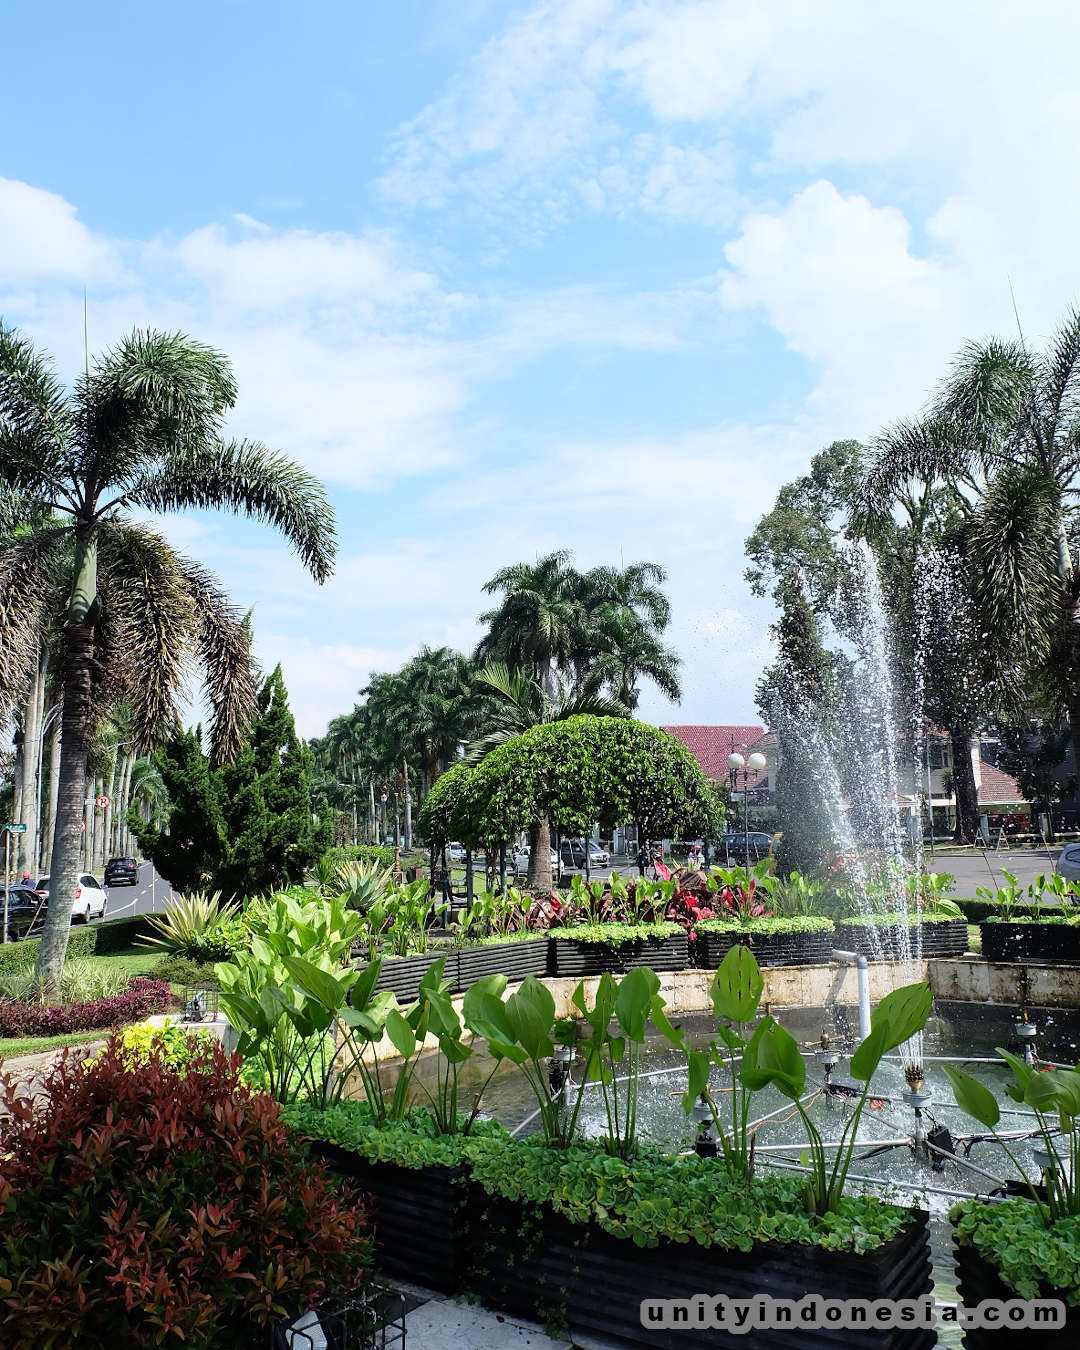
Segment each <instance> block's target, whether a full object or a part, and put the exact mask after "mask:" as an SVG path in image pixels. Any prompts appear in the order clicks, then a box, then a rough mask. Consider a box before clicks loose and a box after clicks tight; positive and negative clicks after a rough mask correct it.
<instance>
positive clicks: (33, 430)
mask: <svg viewBox="0 0 1080 1350" xmlns="http://www.w3.org/2000/svg"><path fill="white" fill-rule="evenodd" d="M71 430H72V423H71V414H70V410H69V407H68V402H67V397H66V395H65V392H64V387H63V385H62V384H61V383H60V381H59V380H58V379H57V378H56V376H55V374H54V373H53V370H52V366H51V364H50V363H49V362H48V361H47V360H46V359H45V357H43V356H41V355H39V353H38V352H37V351H35V349H34V347H33V346H32V344H31V343H30V342H28V341H27V340H26V339H25V338H23V337H20V335H19V334H18V333H17V332H16V331H15V330H14V329H13V328H9V327H7V326H6V325H5V324H3V323H0V482H3V483H4V484H5V485H6V486H7V487H8V488H9V489H19V490H22V491H25V492H30V493H35V494H38V495H41V496H44V497H47V498H49V499H50V500H52V499H56V498H59V499H61V500H62V501H63V502H64V503H66V504H67V505H68V506H74V505H75V502H74V500H73V498H72V496H71V495H70V493H69V492H68V490H67V488H66V486H65V485H64V481H63V480H64V477H65V469H66V466H67V459H68V454H69V449H70V447H69V438H70V435H71Z"/></svg>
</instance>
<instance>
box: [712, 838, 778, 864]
mask: <svg viewBox="0 0 1080 1350" xmlns="http://www.w3.org/2000/svg"><path fill="white" fill-rule="evenodd" d="M748 843H749V848H750V863H751V865H753V864H754V863H756V862H760V861H761V859H762V858H767V857H768V856H769V849H770V848H771V847H772V835H771V834H765V833H764V832H763V831H761V830H751V831H750V835H749V839H748V838H747V835H746V834H745V832H744V831H742V830H733V831H732V832H731V833H730V834H725V835H724V837H723V839H721V841H720V848H719V849H718V850H717V852H718V853H719V858H718V861H719V862H724V861H725V860H726V859H727V858H730V859H731V861H732V862H733V863H742V864H744V865H745V863H746V851H747V844H748Z"/></svg>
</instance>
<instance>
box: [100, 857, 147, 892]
mask: <svg viewBox="0 0 1080 1350" xmlns="http://www.w3.org/2000/svg"><path fill="white" fill-rule="evenodd" d="M138 884H139V864H138V863H137V862H136V860H135V859H134V858H110V859H109V861H108V862H107V863H106V864H105V885H106V886H137V885H138Z"/></svg>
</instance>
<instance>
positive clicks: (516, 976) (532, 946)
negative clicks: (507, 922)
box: [457, 936, 550, 989]
mask: <svg viewBox="0 0 1080 1350" xmlns="http://www.w3.org/2000/svg"><path fill="white" fill-rule="evenodd" d="M549 945H550V944H549V941H548V938H547V937H546V936H544V937H537V938H522V939H521V941H519V942H493V943H491V944H489V945H488V946H485V947H462V948H460V950H459V951H458V953H457V962H458V985H459V987H460V988H461V989H468V988H469V986H470V985H472V984H475V983H476V981H477V980H480V979H483V977H484V976H485V975H505V976H506V978H507V980H509V981H510V982H511V983H513V982H514V981H517V980H523V979H525V977H526V976H527V975H536V976H538V977H539V976H542V975H546V974H547V973H548V948H549Z"/></svg>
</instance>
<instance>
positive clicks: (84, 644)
mask: <svg viewBox="0 0 1080 1350" xmlns="http://www.w3.org/2000/svg"><path fill="white" fill-rule="evenodd" d="M93 660H94V628H93V624H92V623H91V622H87V621H86V620H85V618H84V620H83V621H82V622H76V623H70V624H69V626H68V633H67V652H66V659H65V663H64V664H65V667H66V669H65V672H64V711H63V714H62V716H61V723H62V729H61V733H60V781H59V783H58V786H57V799H56V824H55V827H54V830H53V846H52V862H51V867H50V872H49V875H50V877H51V880H50V883H49V889H50V900H49V906H48V910H47V911H46V916H45V929H44V932H43V933H42V935H41V948H40V951H39V952H38V960H37V969H36V972H35V974H36V977H37V980H38V982H39V983H40V984H42V985H44V986H45V987H47V988H50V989H54V990H55V989H56V988H57V987H58V985H59V983H60V976H61V975H62V974H63V971H64V956H65V954H66V952H67V945H68V937H69V935H70V933H71V905H72V898H73V897H74V895H75V886H76V880H77V877H78V875H79V854H80V838H79V823H80V820H81V819H82V817H83V808H84V804H85V803H84V798H85V792H86V755H87V748H88V741H89V735H90V724H91V685H92V679H91V673H92V669H93ZM90 805H91V811H92V810H93V802H91V804H90ZM87 833H89V830H88V831H87ZM86 842H87V844H88V845H89V843H90V840H89V839H87V841H86Z"/></svg>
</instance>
